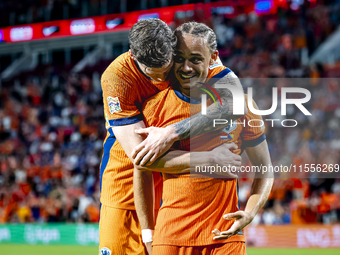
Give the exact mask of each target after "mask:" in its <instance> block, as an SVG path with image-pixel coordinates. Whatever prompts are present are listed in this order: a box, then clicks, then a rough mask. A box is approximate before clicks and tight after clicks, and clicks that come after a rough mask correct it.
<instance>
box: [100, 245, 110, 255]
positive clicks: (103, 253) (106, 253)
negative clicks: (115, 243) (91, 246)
mask: <svg viewBox="0 0 340 255" xmlns="http://www.w3.org/2000/svg"><path fill="white" fill-rule="evenodd" d="M100 255H111V250H110V249H109V248H106V247H104V248H101V249H100Z"/></svg>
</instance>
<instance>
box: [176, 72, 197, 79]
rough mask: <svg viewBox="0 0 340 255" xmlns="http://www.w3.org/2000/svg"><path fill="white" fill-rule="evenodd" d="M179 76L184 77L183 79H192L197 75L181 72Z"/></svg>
mask: <svg viewBox="0 0 340 255" xmlns="http://www.w3.org/2000/svg"><path fill="white" fill-rule="evenodd" d="M179 76H180V77H181V78H182V79H183V80H186V79H191V78H193V77H194V76H195V75H194V74H192V75H185V74H181V73H180V74H179Z"/></svg>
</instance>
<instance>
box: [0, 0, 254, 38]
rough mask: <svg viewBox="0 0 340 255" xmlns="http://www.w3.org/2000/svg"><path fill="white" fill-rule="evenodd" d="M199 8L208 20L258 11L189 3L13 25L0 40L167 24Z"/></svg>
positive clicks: (232, 4) (238, 6)
mask: <svg viewBox="0 0 340 255" xmlns="http://www.w3.org/2000/svg"><path fill="white" fill-rule="evenodd" d="M195 11H203V13H204V18H205V19H208V18H210V17H211V14H212V13H215V14H219V15H225V16H226V17H228V18H231V17H234V16H236V15H238V14H241V13H249V12H251V11H254V4H253V3H251V4H249V1H238V2H235V1H221V2H214V3H204V4H203V3H200V4H187V5H179V6H169V7H162V8H155V9H149V10H142V11H134V12H128V13H120V14H108V15H101V16H95V17H88V18H82V19H72V20H71V19H65V20H56V21H49V22H41V23H34V24H28V25H25V26H23V25H20V26H11V27H6V28H3V29H2V33H0V41H1V39H2V40H3V41H5V42H6V43H11V42H22V41H30V40H37V39H47V38H56V37H59V36H76V35H83V34H92V33H103V32H111V31H119V30H127V29H130V28H131V27H132V26H133V24H135V23H136V22H137V21H138V20H140V19H150V18H159V19H162V20H163V21H165V22H167V23H171V22H173V21H174V20H175V18H185V17H188V16H193V15H194V12H195ZM183 14H184V16H183ZM200 15H201V14H200Z"/></svg>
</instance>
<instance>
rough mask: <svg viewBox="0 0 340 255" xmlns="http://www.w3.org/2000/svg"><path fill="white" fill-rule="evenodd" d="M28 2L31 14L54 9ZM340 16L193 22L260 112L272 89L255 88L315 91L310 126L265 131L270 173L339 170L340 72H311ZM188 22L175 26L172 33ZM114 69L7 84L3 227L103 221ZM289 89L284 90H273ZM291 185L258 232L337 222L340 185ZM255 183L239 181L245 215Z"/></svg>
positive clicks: (52, 70)
mask: <svg viewBox="0 0 340 255" xmlns="http://www.w3.org/2000/svg"><path fill="white" fill-rule="evenodd" d="M12 2H13V1H12ZM27 2H29V3H30V4H31V5H29V6H33V5H34V4H35V2H40V3H43V2H48V3H50V2H53V1H27ZM54 2H57V1H54ZM68 2H69V3H73V2H77V1H68ZM91 2H92V1H91ZM94 2H95V1H94ZM321 2H322V1H321ZM4 3H10V1H4ZM35 6H36V5H35ZM1 8H3V6H0V9H1ZM25 8H27V6H26V7H25ZM339 9H340V3H339V2H338V1H324V4H321V3H320V4H318V6H317V8H313V9H309V8H307V6H301V8H300V10H299V11H296V12H293V11H289V10H281V9H279V10H278V14H277V15H271V16H261V17H259V16H257V15H256V14H254V13H251V14H249V15H239V16H237V17H236V18H233V19H226V18H225V17H222V16H219V15H213V16H212V18H211V19H210V20H204V19H203V18H202V19H200V12H199V11H198V12H197V15H194V16H195V20H196V21H199V22H205V23H206V24H207V25H210V26H211V27H213V28H214V30H215V32H216V34H217V36H218V44H219V52H220V57H221V59H222V62H223V63H224V64H225V65H226V66H228V67H230V68H231V69H232V70H233V71H234V72H235V73H236V74H237V75H238V76H239V78H241V79H242V84H243V86H244V87H247V86H254V88H256V91H255V92H256V93H255V98H254V99H255V101H256V102H257V103H258V105H259V108H260V109H269V108H270V105H271V88H272V86H274V82H270V81H271V80H268V79H267V80H266V81H265V80H263V79H262V80H261V79H259V80H252V79H251V78H273V79H274V78H283V77H298V78H304V81H307V83H308V84H309V85H307V87H306V88H307V89H308V90H310V91H311V93H312V95H313V97H312V99H311V101H310V102H309V103H308V106H307V108H308V109H309V110H310V111H311V112H312V117H309V118H308V119H307V118H305V117H304V116H302V115H301V114H300V111H299V110H298V109H292V110H291V111H290V112H289V113H288V114H289V118H293V119H297V120H298V121H299V125H298V126H297V127H296V128H294V129H292V130H289V129H284V128H281V127H279V126H277V127H274V128H271V127H270V126H267V131H266V133H267V139H268V143H269V148H270V153H271V156H272V161H273V165H278V164H284V165H288V164H295V165H301V164H305V163H326V164H339V163H340V161H339V159H340V153H339V151H340V137H339V136H340V135H339V134H340V102H339V100H338V99H339V98H340V90H339V86H340V84H339V81H340V80H339V79H336V78H329V77H337V76H338V77H339V76H340V65H337V64H335V65H334V66H327V65H323V64H313V65H309V64H308V57H309V56H310V55H311V54H312V53H313V52H314V50H315V49H316V48H317V47H318V46H319V45H320V44H321V43H322V42H323V41H324V40H325V39H326V38H327V37H328V36H329V35H330V34H331V33H332V32H333V31H334V30H335V29H336V27H337V25H338V24H340V12H339ZM17 13H19V12H17ZM59 18H63V17H59ZM191 19H193V17H192V16H191V17H181V18H178V19H176V22H175V26H177V25H179V24H181V23H183V22H186V21H189V20H191ZM1 24H4V23H1ZM112 60H113V59H111V60H106V61H100V62H98V63H97V64H96V65H95V66H93V67H89V68H87V69H85V70H84V71H82V73H80V74H70V73H69V70H70V68H66V67H62V65H60V64H59V65H58V67H56V66H55V65H53V66H52V65H41V66H38V68H36V70H34V71H30V72H26V73H22V74H20V76H17V77H16V78H14V79H12V80H11V81H10V82H6V83H3V85H2V89H1V91H0V222H97V221H98V220H99V193H100V191H99V189H100V188H99V165H100V161H101V153H102V144H103V140H104V138H105V135H106V130H105V127H104V124H105V123H104V117H103V106H102V96H101V88H100V74H101V73H102V72H103V71H104V69H105V67H106V66H107V65H108V64H109V63H110V61H112ZM288 83H289V81H287V82H284V80H283V81H281V82H280V81H278V83H275V86H278V87H282V86H287V84H288ZM245 164H249V162H245ZM286 177H287V176H284V175H282V176H281V178H276V180H275V183H274V188H273V191H272V193H271V196H270V199H269V201H268V203H267V204H266V206H265V208H264V209H263V210H261V212H260V213H259V214H258V216H257V217H256V218H255V219H254V222H253V224H267V225H272V224H289V223H293V224H305V223H316V222H320V223H324V224H330V223H335V222H339V221H340V179H323V178H318V176H317V175H313V176H312V177H313V178H308V179H306V178H304V179H292V178H286ZM251 181H252V180H248V179H245V178H241V179H240V189H239V199H240V204H241V208H242V207H244V206H245V203H246V200H247V197H248V195H249V192H250V188H251Z"/></svg>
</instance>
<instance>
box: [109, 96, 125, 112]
mask: <svg viewBox="0 0 340 255" xmlns="http://www.w3.org/2000/svg"><path fill="white" fill-rule="evenodd" d="M107 103H108V105H109V110H110V113H111V114H114V113H118V112H121V111H122V108H120V103H119V99H118V97H108V98H107Z"/></svg>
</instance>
